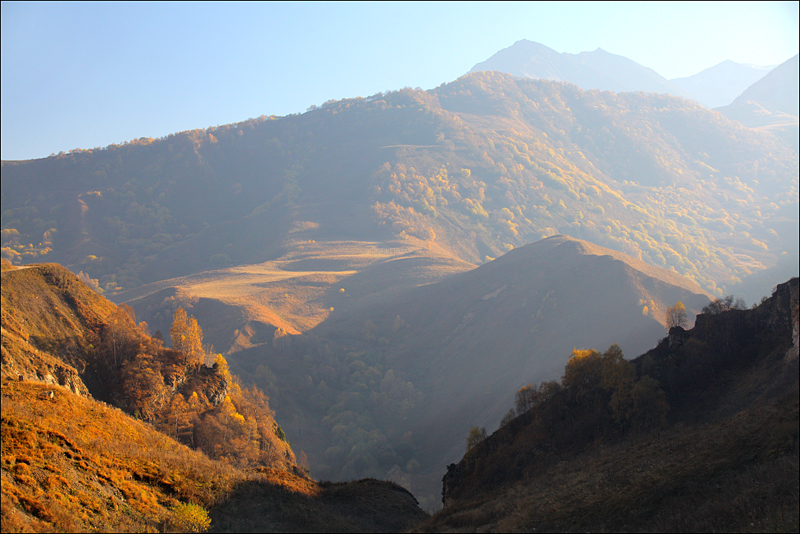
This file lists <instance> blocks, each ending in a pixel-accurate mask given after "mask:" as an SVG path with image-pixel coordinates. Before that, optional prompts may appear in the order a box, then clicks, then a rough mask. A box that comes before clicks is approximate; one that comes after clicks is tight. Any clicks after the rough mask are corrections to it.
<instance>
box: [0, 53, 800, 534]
mask: <svg viewBox="0 0 800 534" xmlns="http://www.w3.org/2000/svg"><path fill="white" fill-rule="evenodd" d="M717 67H719V68H717ZM717 67H715V68H714V70H713V71H712V69H708V71H712V72H706V71H704V73H701V74H703V76H700V75H697V77H692V78H683V79H675V80H667V79H666V78H663V77H662V76H660V75H658V74H657V73H656V72H655V71H653V70H651V69H648V68H646V67H643V66H642V65H639V64H637V63H635V62H633V61H632V60H630V59H627V58H625V57H622V56H618V55H615V54H611V53H609V52H606V51H604V50H603V49H601V48H598V49H597V50H595V51H594V52H582V53H580V54H566V53H564V54H558V53H556V52H555V51H554V50H552V49H550V48H548V47H546V46H544V45H540V44H538V43H534V42H531V41H526V40H523V41H519V42H517V43H516V44H515V45H514V46H512V47H509V48H507V49H504V50H502V51H500V52H498V53H497V54H495V55H494V56H492V57H491V58H489V59H488V60H487V61H485V62H483V63H478V64H476V66H475V67H474V68H473V69H472V71H470V72H469V73H467V74H465V75H463V76H461V77H459V78H457V79H455V80H452V81H449V82H446V83H442V84H441V85H439V86H438V87H435V88H433V89H429V90H423V89H420V88H417V89H412V88H410V87H405V88H403V89H399V90H388V91H385V92H379V93H376V94H373V95H371V96H367V97H356V98H345V99H341V100H337V99H332V100H328V101H326V102H325V103H324V104H321V105H319V106H316V105H314V106H311V107H309V108H308V110H307V111H306V112H305V113H294V114H290V115H286V116H283V117H279V116H275V115H271V116H266V115H261V116H259V117H257V118H251V119H248V120H245V121H241V122H236V123H230V124H224V125H217V126H211V127H208V128H197V129H193V130H187V131H182V132H176V133H172V134H168V135H164V136H162V137H159V138H151V137H140V138H137V139H133V140H131V141H127V142H124V143H120V144H113V145H109V146H106V147H103V148H99V147H98V148H95V149H75V150H72V151H70V152H61V153H59V154H57V155H56V154H54V155H52V156H51V157H48V158H42V159H34V160H24V161H5V160H4V161H2V164H1V166H0V170H2V181H1V183H2V207H1V209H0V213H1V215H2V277H3V278H2V280H3V284H2V293H3V295H2V297H3V300H2V322H3V324H2V329H3V336H2V337H3V343H2V394H3V407H2V411H3V414H2V419H3V420H2V432H3V451H2V477H3V491H2V493H3V509H2V527H3V528H2V529H3V531H4V532H6V531H9V532H23V531H26V532H27V531H50V530H62V531H71V530H76V531H77V530H109V531H124V530H137V531H139V530H145V531H186V530H198V531H204V530H207V529H208V528H211V529H212V530H214V531H233V532H248V531H272V530H276V531H292V532H293V531H296V532H305V531H354V532H374V531H388V532H391V531H400V530H403V531H407V530H416V531H453V530H457V531H462V530H469V531H473V530H480V531H486V530H500V531H508V530H557V531H574V530H599V531H606V530H608V531H659V530H670V531H672V530H675V531H683V530H692V529H696V528H702V529H708V530H710V531H711V530H714V529H717V530H720V529H722V530H726V529H730V530H742V529H744V530H747V529H748V527H747V525H748V524H749V525H750V527H749V528H751V529H753V530H796V529H797V522H796V516H797V488H796V473H797V450H798V433H797V400H796V399H797V374H798V370H797V347H798V345H797V332H798V326H797V316H798V314H797V298H798V297H797V278H796V277H797V274H798V258H800V247H799V246H798V243H799V242H800V232H799V231H798V229H799V228H800V201H799V198H800V197H799V196H798V188H799V187H800V184H799V182H798V180H799V179H800V178H799V177H800V170H799V169H798V158H797V155H798V147H797V125H798V123H797V109H796V93H797V89H796V87H797V56H795V57H793V58H792V59H790V60H788V61H786V62H785V63H783V64H780V65H777V66H775V67H774V68H771V69H770V70H769V72H768V73H766V70H765V74H763V75H761V74H759V72H760V71H759V68H755V67H753V68H745V66H744V65H740V64H735V65H733V66H731V65H727V64H724V63H723V64H720V65H718V66H717ZM487 69H488V70H487ZM726 69H727V70H726ZM724 72H735V73H736V76H735V77H736V80H735V81H736V83H735V84H733V82H732V86H735V87H736V88H737V89H736V91H735V92H736V93H737V94H739V95H740V96H739V97H738V98H735V99H734V98H733V97H732V96H731V95H732V94H733V89H732V88H728V89H729V90H728V91H727V92H725V91H719V90H714V91H712V90H704V92H702V91H701V89H703V88H705V89H708V86H713V85H715V84H718V83H719V82H717V81H715V80H718V79H719V78H720V77H724ZM731 76H733V74H731ZM709 80H711V81H709ZM742 80H748V81H747V84H746V85H743V84H744V83H745V82H744V81H742ZM749 80H753V81H749ZM792 84H794V85H792ZM740 85H743V87H744V89H743V90H742V89H739V86H740ZM787 87H788V91H787ZM689 88H693V89H691V90H692V91H701V92H702V94H703V95H704V97H703V98H704V99H706V98H707V99H708V101H715V102H716V101H718V100H719V101H721V100H720V99H723V97H724V99H725V101H726V102H727V101H728V100H730V103H729V104H728V105H724V106H722V107H717V108H715V109H708V108H707V107H706V104H701V103H698V102H697V101H694V100H692V99H691V98H694V96H693V95H690V94H689V91H690V89H689ZM792 88H794V91H793V92H792ZM722 93H725V95H722V96H721V94H722ZM728 93H730V94H728ZM698 94H699V93H698ZM787 94H791V96H792V98H787V97H786V95H787ZM704 101H705V100H704ZM792 106H794V107H792ZM787 280H788V282H787ZM734 294H735V296H734ZM726 295H728V297H727V298H726ZM736 297H741V298H739V299H737V298H736ZM606 348H607V349H606ZM600 351H603V352H600ZM465 445H466V448H465ZM787 473H788V475H787ZM443 477H444V478H443ZM792 477H794V478H792ZM756 480H765V481H766V480H768V481H769V482H768V483H764V484H763V485H761V486H759V485H758V484H755V483H754V481H756ZM731 488H732V489H731ZM689 496H691V497H689ZM737 499H738V501H737ZM695 500H697V501H698V502H699V504H698V507H697V510H693V509H692V506H694V504H693V503H694V501H695ZM765 502H768V503H769V504H767V505H765V506H761V505H760V504H759V503H765ZM731 503H733V504H731ZM443 506H444V508H443ZM673 511H674V512H675V513H672V512H673ZM787 518H788V519H787ZM792 518H794V519H792ZM698 525H699V527H698Z"/></svg>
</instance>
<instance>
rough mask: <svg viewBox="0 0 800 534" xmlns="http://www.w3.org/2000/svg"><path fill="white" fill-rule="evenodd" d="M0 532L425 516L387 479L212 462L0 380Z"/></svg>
mask: <svg viewBox="0 0 800 534" xmlns="http://www.w3.org/2000/svg"><path fill="white" fill-rule="evenodd" d="M2 395H3V404H2V503H3V504H2V510H0V528H2V530H3V532H47V531H51V532H52V531H67V532H76V531H84V530H96V531H104V532H131V531H145V532H163V531H168V532H185V531H191V529H192V528H193V525H195V524H196V523H190V522H187V520H188V518H189V516H188V514H187V513H186V512H185V511H184V510H185V509H183V508H181V506H186V505H196V506H199V507H202V508H203V509H205V510H207V511H209V512H210V515H207V517H210V521H211V523H210V527H211V530H212V531H214V532H252V531H258V532H263V531H264V529H270V530H271V529H277V530H280V531H289V532H309V531H314V532H343V531H345V532H397V531H399V530H405V529H407V528H409V527H411V526H412V525H414V524H415V523H417V522H419V521H421V520H423V519H425V518H426V517H427V516H426V514H425V513H424V512H423V511H422V510H420V509H419V507H418V506H417V504H416V501H415V500H414V498H413V497H412V496H411V495H410V494H409V493H408V492H406V491H405V490H403V489H402V488H400V487H398V486H396V485H394V484H391V483H389V482H379V481H358V482H353V483H349V484H318V483H317V482H314V481H312V480H309V479H307V478H302V477H298V476H296V475H293V474H291V473H288V472H286V471H283V470H276V469H265V468H262V469H259V470H248V471H244V470H241V469H238V468H235V467H233V466H231V465H230V464H228V463H225V462H221V461H213V460H210V459H209V458H208V457H206V456H205V455H203V454H202V453H200V452H198V451H194V450H192V449H190V448H188V447H185V446H183V445H181V444H179V443H178V442H176V441H174V440H172V439H170V438H168V437H167V436H165V435H163V434H161V433H160V432H157V431H156V430H155V429H154V428H153V427H152V426H150V425H148V424H146V423H144V422H142V421H137V420H134V419H133V418H131V417H129V416H127V415H126V414H124V413H123V412H121V411H120V410H118V409H116V408H113V407H111V406H108V405H107V404H104V403H100V402H97V401H94V400H92V399H88V398H84V397H79V396H77V395H75V394H73V393H72V392H70V391H68V390H67V389H64V388H62V387H60V386H52V385H48V384H42V383H34V382H28V381H24V382H19V381H16V380H9V379H7V378H5V377H4V378H3V381H2Z"/></svg>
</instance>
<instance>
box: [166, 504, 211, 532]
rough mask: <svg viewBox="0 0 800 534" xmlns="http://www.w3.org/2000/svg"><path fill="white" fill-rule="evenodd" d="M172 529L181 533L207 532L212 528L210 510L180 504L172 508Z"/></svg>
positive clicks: (195, 505) (194, 505) (198, 506)
mask: <svg viewBox="0 0 800 534" xmlns="http://www.w3.org/2000/svg"><path fill="white" fill-rule="evenodd" d="M172 512H173V514H174V516H173V518H172V527H173V528H175V529H176V530H178V531H180V532H205V531H207V530H208V529H209V527H211V519H209V517H208V510H206V509H205V508H203V507H202V506H200V505H197V504H192V503H180V504H177V505H175V506H173V507H172Z"/></svg>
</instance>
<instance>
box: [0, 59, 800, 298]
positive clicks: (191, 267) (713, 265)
mask: <svg viewBox="0 0 800 534" xmlns="http://www.w3.org/2000/svg"><path fill="white" fill-rule="evenodd" d="M796 180H797V155H796V154H795V153H793V152H792V151H791V149H789V148H788V147H786V146H785V145H783V144H782V143H781V142H780V141H779V140H777V139H776V138H774V137H772V136H771V135H770V134H769V133H764V132H755V131H752V130H750V129H745V128H742V127H741V126H739V125H738V124H736V123H731V122H729V121H726V120H725V119H723V118H722V117H720V116H719V114H716V113H714V112H711V111H708V110H706V109H703V108H702V107H700V106H698V105H696V104H694V103H692V102H689V101H685V100H681V99H679V98H675V97H670V96H665V95H654V94H644V93H637V94H632V93H622V94H614V93H609V92H598V91H581V90H580V89H578V88H576V87H575V86H571V85H567V84H563V83H556V82H548V81H541V80H522V79H515V78H513V77H511V76H509V75H504V74H500V73H485V72H482V73H472V74H469V75H467V76H464V77H462V78H460V79H458V80H456V81H454V82H452V83H449V84H446V85H443V86H441V87H438V88H436V89H433V90H430V91H414V90H411V89H404V90H401V91H396V92H389V93H386V94H378V95H373V96H372V97H369V98H366V99H363V98H357V99H351V100H342V101H338V102H328V103H326V104H325V105H323V106H321V107H320V108H317V109H314V110H311V111H309V112H308V113H304V114H302V115H294V116H288V117H282V118H278V117H270V118H267V117H261V118H259V119H254V120H250V121H246V122H242V123H238V124H232V125H225V126H220V127H213V128H208V129H206V130H194V131H191V132H183V133H179V134H175V135H170V136H168V137H166V138H163V139H140V140H136V141H133V142H130V143H128V144H125V145H121V146H110V147H107V148H105V149H101V150H96V149H95V150H84V151H74V152H72V153H70V154H62V155H59V156H54V157H51V158H47V159H42V160H34V161H12V162H3V164H2V192H3V195H2V212H3V213H2V217H3V218H2V226H3V247H4V248H3V253H4V254H5V255H6V256H7V257H8V258H9V259H12V260H13V261H15V262H21V261H32V260H34V259H36V258H41V257H42V256H43V255H44V256H45V257H47V258H52V259H53V260H54V261H60V262H61V263H64V264H66V265H68V266H70V267H71V268H73V269H74V270H75V271H78V270H83V271H85V272H86V273H88V276H89V277H90V278H91V279H97V280H99V284H100V286H101V287H102V288H104V289H107V290H109V291H112V292H113V291H117V290H119V289H120V288H124V289H130V288H134V287H137V286H138V285H141V284H142V283H144V282H152V281H157V280H163V279H167V278H172V277H175V276H179V275H186V274H190V273H195V272H200V271H204V270H207V269H209V268H219V267H225V266H229V265H241V264H251V263H257V262H262V261H266V260H268V259H275V258H278V257H280V256H281V255H283V254H285V253H286V251H287V250H296V248H297V247H298V246H300V245H301V244H303V243H304V242H305V243H309V242H312V241H316V242H322V241H339V240H353V241H373V242H374V241H378V242H381V241H385V240H390V239H393V238H398V237H399V238H403V237H405V236H413V237H415V238H418V239H420V240H421V241H422V242H423V246H422V247H421V248H423V249H425V248H426V247H425V246H424V243H425V242H427V243H430V244H431V245H432V246H438V247H440V248H441V249H442V250H443V251H447V252H448V253H449V254H452V255H455V256H456V257H458V258H460V259H461V260H465V261H468V262H470V263H473V264H475V263H479V262H482V261H485V258H486V257H487V256H489V257H497V256H498V255H499V253H501V252H503V251H504V250H507V249H508V248H509V247H512V246H519V245H522V244H525V243H528V242H531V241H534V240H536V239H539V238H541V237H545V236H547V235H553V234H556V233H561V234H567V235H571V236H573V237H577V238H581V239H587V240H589V241H592V242H594V243H596V244H599V245H603V246H608V247H610V248H613V249H616V250H620V251H624V252H627V253H629V254H632V255H634V256H637V257H639V256H641V258H642V259H643V260H644V261H646V262H648V263H651V264H653V265H657V266H663V267H667V268H674V269H676V270H677V271H678V272H679V273H681V274H684V275H686V276H689V277H691V278H693V279H694V280H695V281H696V282H698V283H699V284H700V285H701V286H703V287H704V288H705V289H707V290H710V291H714V290H716V289H717V288H719V289H720V291H722V288H723V286H725V285H726V284H730V283H732V282H735V281H736V280H738V279H740V278H742V277H745V276H747V275H748V274H749V273H751V272H755V271H758V270H760V269H762V268H764V267H769V266H771V265H774V264H775V263H776V261H777V258H778V256H779V255H780V254H781V253H782V252H784V251H788V253H789V254H796V250H797V245H796V242H793V241H792V240H791V239H790V238H789V236H788V235H787V231H790V229H791V224H788V223H787V221H793V220H796V218H797V214H796V213H797V185H796ZM787 228H788V229H789V230H787ZM795 241H796V240H795Z"/></svg>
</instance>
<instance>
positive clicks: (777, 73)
mask: <svg viewBox="0 0 800 534" xmlns="http://www.w3.org/2000/svg"><path fill="white" fill-rule="evenodd" d="M799 67H800V58H799V57H798V56H794V57H793V58H790V59H787V60H786V61H784V62H783V63H781V64H780V65H778V66H777V67H775V68H774V69H772V71H770V72H769V74H767V75H765V76H764V77H763V78H761V79H760V80H759V81H758V82H756V83H754V84H753V85H751V86H750V87H748V88H747V89H745V90H744V91H743V92H742V94H741V95H739V96H738V97H737V98H736V100H734V101H733V102H732V103H731V105H732V106H735V105H739V104H742V103H744V102H748V101H755V102H758V103H759V104H761V105H762V106H764V107H765V108H766V109H768V110H769V111H771V112H773V113H777V112H780V113H786V114H788V115H794V116H795V117H797V116H799V115H800V111H798V102H797V100H798V98H797V95H798V91H800V86H799V85H798V79H800V71H799V70H798V68H799Z"/></svg>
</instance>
